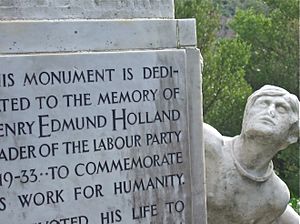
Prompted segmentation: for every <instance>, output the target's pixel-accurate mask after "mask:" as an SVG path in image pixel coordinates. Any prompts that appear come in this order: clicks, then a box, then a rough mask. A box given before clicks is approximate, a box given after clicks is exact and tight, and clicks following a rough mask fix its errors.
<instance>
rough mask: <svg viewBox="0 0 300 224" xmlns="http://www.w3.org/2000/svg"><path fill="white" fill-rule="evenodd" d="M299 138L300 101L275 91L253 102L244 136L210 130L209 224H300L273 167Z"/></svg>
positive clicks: (261, 93) (206, 133) (207, 135)
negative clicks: (275, 157) (277, 154)
mask: <svg viewBox="0 0 300 224" xmlns="http://www.w3.org/2000/svg"><path fill="white" fill-rule="evenodd" d="M298 138H299V101H298V99H297V97H296V96H294V95H292V94H290V93H288V92H287V91H286V90H284V89H282V88H279V87H275V86H264V87H262V88H261V89H260V90H257V91H256V92H254V93H253V94H252V95H251V96H250V97H249V98H248V102H247V105H246V109H245V113H244V119H243V127H242V131H241V134H240V135H238V136H236V137H234V138H231V137H225V136H222V135H221V134H220V133H219V132H218V131H217V130H215V129H214V128H213V127H211V126H209V125H205V128H204V141H205V157H206V183H207V201H208V223H210V224H214V223H224V224H249V223H253V224H254V223H255V224H275V223H281V224H284V223H290V224H297V223H299V220H300V219H299V216H298V215H297V213H296V212H294V211H293V210H292V209H291V208H290V207H289V206H288V202H289V190H288V188H287V186H286V185H285V183H284V182H283V181H282V180H281V179H280V178H279V177H278V176H277V175H276V174H275V172H274V171H273V163H272V158H273V157H274V156H275V154H276V153H277V152H279V151H280V150H283V149H284V148H286V147H287V146H288V145H289V144H292V143H294V142H296V141H297V140H298Z"/></svg>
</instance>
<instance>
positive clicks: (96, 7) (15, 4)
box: [0, 0, 174, 20]
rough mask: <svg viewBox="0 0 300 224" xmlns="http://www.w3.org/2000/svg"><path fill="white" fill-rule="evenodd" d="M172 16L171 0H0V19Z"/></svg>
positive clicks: (172, 6) (172, 3)
mask: <svg viewBox="0 0 300 224" xmlns="http://www.w3.org/2000/svg"><path fill="white" fill-rule="evenodd" d="M131 18H169V19H172V18H174V2H173V0H130V1H124V0H123V1H121V0H84V1H79V0H31V1H28V0H22V1H20V0H2V1H0V20H18V19H131Z"/></svg>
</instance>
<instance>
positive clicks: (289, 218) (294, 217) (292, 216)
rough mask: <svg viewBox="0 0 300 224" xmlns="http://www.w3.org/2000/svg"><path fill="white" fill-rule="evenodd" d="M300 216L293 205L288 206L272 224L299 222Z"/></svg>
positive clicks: (296, 223)
mask: <svg viewBox="0 0 300 224" xmlns="http://www.w3.org/2000/svg"><path fill="white" fill-rule="evenodd" d="M299 223H300V217H299V215H298V214H297V213H296V212H295V211H294V209H293V208H292V207H291V206H289V205H288V206H287V208H286V209H285V211H284V213H283V214H282V215H281V216H280V217H279V218H277V219H276V221H275V222H273V223H272V224H299Z"/></svg>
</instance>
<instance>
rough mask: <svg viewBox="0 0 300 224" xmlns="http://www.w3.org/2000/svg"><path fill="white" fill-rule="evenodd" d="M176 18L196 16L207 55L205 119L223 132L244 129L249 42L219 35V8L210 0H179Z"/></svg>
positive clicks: (228, 132) (247, 87)
mask: <svg viewBox="0 0 300 224" xmlns="http://www.w3.org/2000/svg"><path fill="white" fill-rule="evenodd" d="M175 3H176V7H175V9H176V18H191V17H192V18H196V21H197V38H198V40H197V41H198V48H199V49H200V50H201V52H202V56H203V58H204V71H203V95H204V97H203V98H204V100H203V109H204V121H205V122H207V123H210V124H211V125H212V126H214V127H215V128H217V129H218V130H219V131H220V132H221V133H222V134H224V135H235V134H237V133H239V130H240V129H241V120H242V116H243V107H244V105H245V103H246V97H247V96H248V95H250V93H251V88H250V86H249V85H248V84H247V82H246V81H245V79H244V75H245V71H244V68H245V65H246V64H247V63H248V60H249V57H250V48H249V46H248V45H247V44H245V43H243V42H241V41H239V40H237V39H231V40H220V39H218V36H217V34H218V29H219V27H220V12H219V11H218V8H217V7H216V6H215V5H214V4H213V2H212V1H211V0H184V1H183V0H176V1H175Z"/></svg>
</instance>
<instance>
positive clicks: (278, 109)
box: [276, 105, 288, 114]
mask: <svg viewBox="0 0 300 224" xmlns="http://www.w3.org/2000/svg"><path fill="white" fill-rule="evenodd" d="M276 110H277V111H278V112H279V113H281V114H283V113H286V112H287V111H288V109H287V108H286V107H285V106H283V105H278V106H277V107H276Z"/></svg>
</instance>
